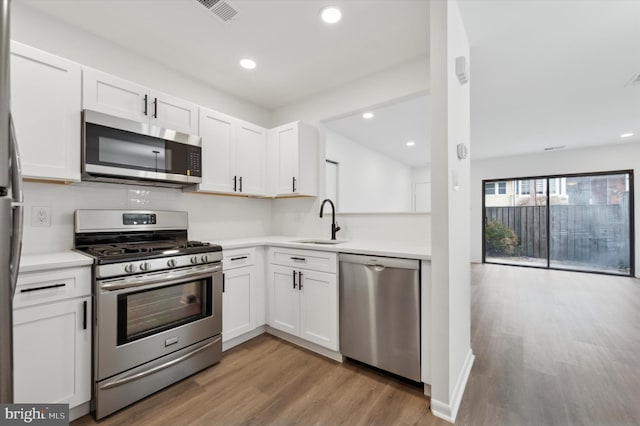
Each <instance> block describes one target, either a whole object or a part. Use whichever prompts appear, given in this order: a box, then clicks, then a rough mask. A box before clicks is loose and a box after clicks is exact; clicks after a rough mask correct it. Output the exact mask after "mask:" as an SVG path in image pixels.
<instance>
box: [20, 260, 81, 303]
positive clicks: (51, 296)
mask: <svg viewBox="0 0 640 426" xmlns="http://www.w3.org/2000/svg"><path fill="white" fill-rule="evenodd" d="M89 295H91V267H88V266H86V267H81V268H67V269H52V270H48V271H37V272H24V273H21V274H19V275H18V287H17V289H16V296H15V299H14V300H13V306H14V308H22V307H25V306H32V305H38V304H41V303H49V302H55V301H59V300H63V299H71V298H74V297H82V296H89Z"/></svg>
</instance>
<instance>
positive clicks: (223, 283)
mask: <svg viewBox="0 0 640 426" xmlns="http://www.w3.org/2000/svg"><path fill="white" fill-rule="evenodd" d="M224 287H225V278H224V274H222V292H223V293H224V290H225V288H224Z"/></svg>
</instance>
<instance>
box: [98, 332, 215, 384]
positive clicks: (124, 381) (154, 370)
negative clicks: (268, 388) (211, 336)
mask: <svg viewBox="0 0 640 426" xmlns="http://www.w3.org/2000/svg"><path fill="white" fill-rule="evenodd" d="M220 340H222V337H220V336H218V337H217V338H216V339H215V340H214V341H213V342H209V343H207V344H206V345H204V346H200V347H199V348H197V349H194V350H193V351H191V352H189V353H186V354H184V355H182V356H180V357H178V358H176V359H172V360H171V361H167V362H165V363H164V364H160V365H157V366H155V367H153V368H150V369H148V370H144V371H140V372H139V373H134V374H129V375H125V376H120V377H118V378H116V379H113V380H110V381H108V382H106V383H104V384H102V385H100V390H107V389H111V388H115V387H116V386H121V385H124V384H127V383H130V382H133V381H135V380H139V379H142V378H144V377H147V376H149V375H151V374H154V373H157V372H158V371H161V370H164V369H165V368H169V367H171V366H173V365H176V364H178V363H181V362H182V361H185V360H187V359H189V358H191V357H192V356H194V355H197V354H198V353H200V352H202V351H204V350H205V349H208V348H210V347H211V346H213V345H215V344H216V343H218V342H219V341H220Z"/></svg>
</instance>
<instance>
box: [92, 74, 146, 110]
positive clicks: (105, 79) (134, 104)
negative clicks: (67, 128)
mask: <svg viewBox="0 0 640 426" xmlns="http://www.w3.org/2000/svg"><path fill="white" fill-rule="evenodd" d="M148 99H149V89H147V88H146V87H144V86H141V85H139V84H136V83H133V82H131V81H128V80H125V79H123V78H119V77H116V76H114V75H111V74H107V73H104V72H102V71H98V70H94V69H91V68H87V67H84V68H83V69H82V104H83V107H84V109H90V110H93V111H98V112H102V113H105V114H109V115H115V116H116V117H121V118H126V119H127V120H133V121H140V122H144V121H149V105H148Z"/></svg>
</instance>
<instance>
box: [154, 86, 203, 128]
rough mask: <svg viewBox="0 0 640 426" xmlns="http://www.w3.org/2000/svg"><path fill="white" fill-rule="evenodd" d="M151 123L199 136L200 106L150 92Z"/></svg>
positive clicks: (163, 94) (156, 92)
mask: <svg viewBox="0 0 640 426" xmlns="http://www.w3.org/2000/svg"><path fill="white" fill-rule="evenodd" d="M149 116H150V118H149V122H150V123H151V124H153V125H155V126H159V127H163V128H165V129H171V130H177V131H178V132H184V133H189V134H191V135H197V134H198V105H196V104H194V103H191V102H187V101H185V100H184V99H180V98H176V97H175V96H171V95H167V94H165V93H161V92H158V91H155V90H151V91H150V92H149Z"/></svg>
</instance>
